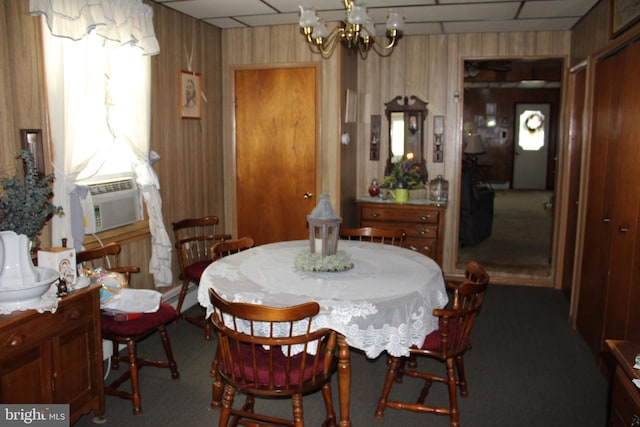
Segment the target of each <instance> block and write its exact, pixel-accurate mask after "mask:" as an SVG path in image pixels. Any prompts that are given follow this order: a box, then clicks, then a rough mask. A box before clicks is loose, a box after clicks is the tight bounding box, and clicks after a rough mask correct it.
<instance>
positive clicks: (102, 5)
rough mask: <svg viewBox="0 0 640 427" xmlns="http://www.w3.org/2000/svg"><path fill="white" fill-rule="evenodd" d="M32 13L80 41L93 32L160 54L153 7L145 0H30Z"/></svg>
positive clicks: (60, 34)
mask: <svg viewBox="0 0 640 427" xmlns="http://www.w3.org/2000/svg"><path fill="white" fill-rule="evenodd" d="M29 11H30V12H31V15H38V14H39V15H43V16H44V19H45V21H46V22H47V26H48V27H49V30H50V31H51V34H53V35H54V36H58V37H66V38H70V39H72V40H80V39H82V38H83V37H85V36H86V35H87V34H89V33H90V32H91V31H95V33H96V34H97V35H99V36H101V37H103V38H105V39H107V40H111V41H113V42H116V43H119V44H121V45H125V44H130V45H132V46H136V47H138V48H140V49H142V50H143V52H144V53H143V54H144V55H157V54H158V53H160V45H159V44H158V39H157V38H156V34H155V30H154V28H153V9H152V8H151V6H149V5H146V4H144V3H142V0H29Z"/></svg>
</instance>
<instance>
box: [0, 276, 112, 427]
mask: <svg viewBox="0 0 640 427" xmlns="http://www.w3.org/2000/svg"><path fill="white" fill-rule="evenodd" d="M98 289H99V287H98V286H91V287H88V288H85V289H82V290H78V291H75V292H72V293H70V294H69V295H67V296H65V297H63V298H62V299H61V300H60V302H59V304H58V309H57V310H56V312H55V313H50V312H45V313H38V312H37V311H36V310H27V311H19V312H14V313H11V314H8V315H0V346H1V347H0V348H1V350H0V401H1V402H2V403H4V404H9V403H16V404H39V403H68V404H69V410H70V416H71V420H70V421H71V423H74V422H75V421H77V420H78V418H80V417H81V416H82V415H83V414H86V413H88V412H90V411H93V413H94V416H96V417H103V416H104V382H103V378H102V375H103V373H102V372H103V371H102V338H101V334H100V298H99V294H98Z"/></svg>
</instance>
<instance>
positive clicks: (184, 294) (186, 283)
mask: <svg viewBox="0 0 640 427" xmlns="http://www.w3.org/2000/svg"><path fill="white" fill-rule="evenodd" d="M189 283H190V282H189V280H188V279H185V280H183V281H182V288H181V289H180V297H179V298H178V306H177V307H176V312H177V313H178V317H177V318H176V320H177V319H178V318H181V317H183V316H182V304H183V303H184V299H185V298H186V297H187V291H188V290H189Z"/></svg>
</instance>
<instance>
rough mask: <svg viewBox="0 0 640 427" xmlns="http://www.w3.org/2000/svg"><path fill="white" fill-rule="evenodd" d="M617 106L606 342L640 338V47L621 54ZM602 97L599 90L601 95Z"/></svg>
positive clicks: (608, 190)
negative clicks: (608, 340) (639, 243)
mask: <svg viewBox="0 0 640 427" xmlns="http://www.w3.org/2000/svg"><path fill="white" fill-rule="evenodd" d="M616 57H617V60H616V63H617V69H618V73H619V77H618V79H617V82H616V84H615V86H616V92H617V93H618V96H617V103H616V105H615V106H614V110H613V111H612V116H613V117H612V119H613V121H612V122H610V123H609V127H610V132H611V133H612V134H613V135H614V139H615V145H614V146H615V149H616V150H617V151H618V155H617V161H616V163H615V165H610V169H608V172H609V173H611V174H612V175H614V176H615V182H614V183H613V185H614V186H613V187H609V188H607V189H606V191H607V192H609V193H613V194H615V197H613V200H612V202H611V207H610V215H609V218H610V223H609V229H610V234H611V254H610V260H609V277H608V282H609V288H608V292H607V300H606V311H605V328H604V336H603V338H604V339H638V338H640V315H639V314H638V312H639V311H640V292H639V291H638V288H639V287H640V269H639V267H640V261H639V259H638V258H639V257H640V248H638V242H640V240H639V233H638V231H639V230H638V222H639V220H640V123H639V117H640V73H639V72H638V67H640V43H634V44H632V45H630V46H629V47H627V48H625V49H624V50H622V51H621V52H620V53H618V54H617V55H616ZM596 95H597V92H596Z"/></svg>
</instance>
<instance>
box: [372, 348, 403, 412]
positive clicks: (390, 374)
mask: <svg viewBox="0 0 640 427" xmlns="http://www.w3.org/2000/svg"><path fill="white" fill-rule="evenodd" d="M399 362H400V358H399V357H393V356H390V355H387V366H388V370H387V378H386V379H385V381H384V387H383V388H382V394H381V395H380V399H378V407H377V409H376V415H375V416H376V418H382V417H383V416H384V409H385V407H386V406H387V398H388V397H389V392H391V385H393V381H394V379H395V377H396V369H397V368H398V363H399Z"/></svg>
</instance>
